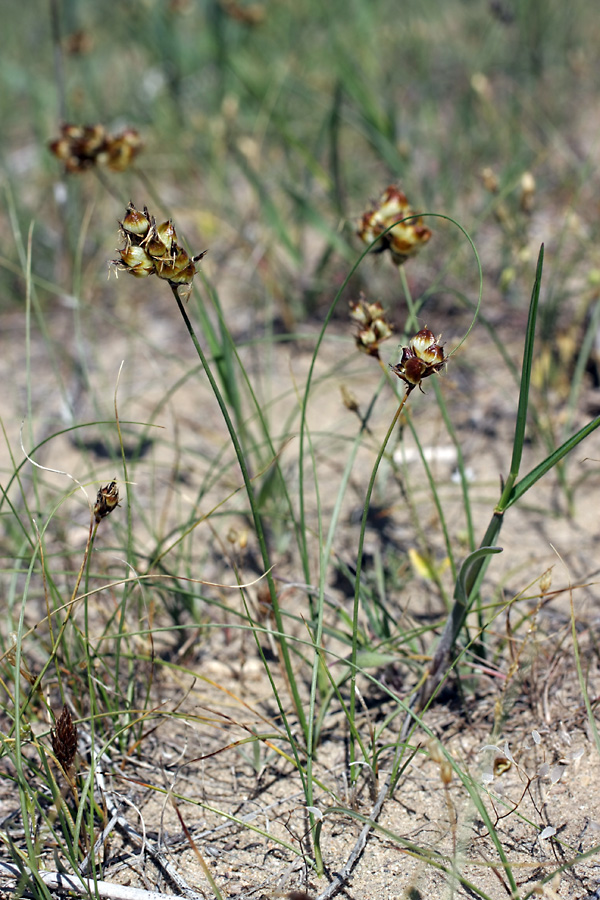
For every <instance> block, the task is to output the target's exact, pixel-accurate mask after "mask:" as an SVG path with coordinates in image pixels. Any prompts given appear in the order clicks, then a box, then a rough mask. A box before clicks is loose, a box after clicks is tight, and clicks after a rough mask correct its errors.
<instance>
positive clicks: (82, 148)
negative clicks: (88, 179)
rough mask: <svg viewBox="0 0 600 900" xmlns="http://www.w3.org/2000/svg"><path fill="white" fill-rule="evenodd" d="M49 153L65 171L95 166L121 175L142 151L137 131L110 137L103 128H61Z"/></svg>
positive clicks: (76, 170) (130, 130)
mask: <svg viewBox="0 0 600 900" xmlns="http://www.w3.org/2000/svg"><path fill="white" fill-rule="evenodd" d="M48 146H49V148H50V151H51V152H52V153H53V154H54V155H55V156H56V157H57V159H60V160H62V161H63V162H64V164H65V170H66V171H67V172H84V171H85V170H86V169H91V168H93V167H94V166H107V167H108V168H109V169H112V170H113V171H115V172H122V171H123V170H124V169H126V168H128V166H130V165H131V163H132V162H133V160H134V159H135V157H136V156H137V155H138V153H139V152H140V150H141V149H142V140H141V138H140V136H139V134H138V132H137V131H135V129H133V128H127V129H126V130H125V131H123V132H121V134H116V135H111V134H108V132H107V131H106V130H105V128H104V126H103V125H100V124H97V125H70V124H67V123H65V124H64V125H61V128H60V136H59V137H58V138H56V139H55V140H53V141H50V143H49V144H48Z"/></svg>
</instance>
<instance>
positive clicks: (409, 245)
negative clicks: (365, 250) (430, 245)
mask: <svg viewBox="0 0 600 900" xmlns="http://www.w3.org/2000/svg"><path fill="white" fill-rule="evenodd" d="M401 219H406V220H407V221H400V220H401ZM394 223H396V224H395V225H394ZM391 225H393V226H394V227H393V228H391V229H390V231H388V232H387V233H386V234H384V233H383V232H385V230H386V228H390V226H391ZM357 234H358V236H359V237H360V238H361V239H362V240H363V241H364V242H365V244H370V243H372V242H373V241H374V240H375V238H377V237H379V236H380V235H382V237H381V239H380V241H379V244H378V245H377V247H376V249H375V252H376V253H383V251H384V250H389V251H390V253H391V256H392V259H393V260H394V262H395V263H396V265H398V266H401V265H402V263H404V262H406V260H407V259H408V258H409V256H414V255H415V253H418V252H419V250H420V249H421V247H422V245H423V244H426V243H427V241H428V240H429V238H430V237H431V230H430V229H429V228H427V226H426V225H423V219H422V217H421V216H419V215H415V213H414V212H413V210H412V209H411V207H410V205H409V203H408V200H407V199H406V196H405V194H403V192H402V191H401V190H400V189H399V188H397V187H396V186H395V185H393V184H392V185H390V186H389V187H388V188H386V189H385V191H384V192H383V194H382V195H381V197H380V198H379V200H378V201H377V203H376V204H375V206H374V208H373V209H370V210H368V211H367V212H366V213H364V215H363V216H362V218H361V220H360V222H359V226H358V229H357Z"/></svg>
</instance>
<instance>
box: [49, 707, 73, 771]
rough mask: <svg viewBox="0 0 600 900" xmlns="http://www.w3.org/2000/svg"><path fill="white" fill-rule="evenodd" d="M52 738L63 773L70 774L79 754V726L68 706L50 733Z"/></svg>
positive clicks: (53, 747) (64, 708) (55, 753)
mask: <svg viewBox="0 0 600 900" xmlns="http://www.w3.org/2000/svg"><path fill="white" fill-rule="evenodd" d="M50 737H51V739H52V749H53V751H54V755H55V757H56V759H57V760H58V762H59V763H60V765H61V766H62V768H63V771H64V772H68V771H69V769H70V768H71V766H72V765H73V760H74V759H75V754H76V753H77V725H76V724H75V722H74V721H73V719H72V716H71V713H70V711H69V708H68V706H63V711H62V712H61V714H60V716H59V717H58V719H57V720H56V724H55V727H54V728H53V729H52V730H51V731H50Z"/></svg>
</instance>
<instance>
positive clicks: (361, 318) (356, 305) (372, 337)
mask: <svg viewBox="0 0 600 900" xmlns="http://www.w3.org/2000/svg"><path fill="white" fill-rule="evenodd" d="M350 318H351V319H352V321H353V322H355V323H356V325H357V326H358V330H357V332H356V336H355V337H356V346H357V347H358V349H359V350H362V352H363V353H368V354H369V356H376V357H377V358H379V345H380V344H381V343H382V342H383V341H387V339H388V338H390V337H391V336H392V333H393V330H394V328H393V326H392V325H390V323H389V322H388V321H387V319H386V317H385V312H384V310H383V306H382V305H381V303H369V302H368V301H367V300H366V298H365V295H364V294H361V295H360V298H359V300H358V301H350Z"/></svg>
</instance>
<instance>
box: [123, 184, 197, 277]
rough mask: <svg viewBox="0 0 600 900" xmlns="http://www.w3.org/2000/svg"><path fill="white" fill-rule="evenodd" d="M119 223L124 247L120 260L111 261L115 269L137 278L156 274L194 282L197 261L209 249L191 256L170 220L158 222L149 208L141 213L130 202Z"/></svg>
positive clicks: (145, 208)
mask: <svg viewBox="0 0 600 900" xmlns="http://www.w3.org/2000/svg"><path fill="white" fill-rule="evenodd" d="M120 226H121V227H120V233H121V237H122V238H123V239H124V241H125V246H124V247H123V248H122V249H121V250H119V251H118V253H119V256H120V259H116V260H113V261H112V265H113V266H114V267H115V269H117V270H118V271H123V272H129V274H130V275H133V276H135V277H136V278H146V277H147V276H148V275H157V276H158V277H159V278H163V279H164V280H165V281H168V282H170V283H171V284H174V285H179V284H191V283H192V281H193V279H194V275H195V274H196V263H197V262H199V261H200V260H201V259H202V257H203V256H204V253H206V251H204V253H200V254H198V256H194V257H191V256H190V255H189V254H188V253H187V251H186V250H184V249H183V247H180V246H179V245H178V243H177V232H176V231H175V226H174V225H173V223H172V222H171V221H170V220H169V221H168V222H163V223H162V224H161V225H157V224H156V219H155V218H154V216H151V215H150V213H149V212H148V207H146V206H145V207H144V211H143V213H142V212H140V211H139V209H136V208H135V206H134V205H133V203H132V202H131V201H130V203H129V206H128V207H127V211H126V214H125V218H124V219H123V221H122V222H120Z"/></svg>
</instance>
